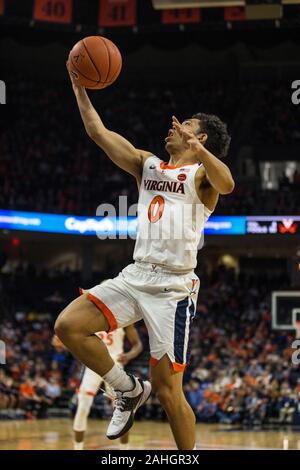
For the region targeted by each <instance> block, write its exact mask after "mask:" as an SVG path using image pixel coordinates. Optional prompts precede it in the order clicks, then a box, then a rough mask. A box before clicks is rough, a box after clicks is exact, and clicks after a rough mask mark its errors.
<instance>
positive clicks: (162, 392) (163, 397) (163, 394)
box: [155, 386, 177, 412]
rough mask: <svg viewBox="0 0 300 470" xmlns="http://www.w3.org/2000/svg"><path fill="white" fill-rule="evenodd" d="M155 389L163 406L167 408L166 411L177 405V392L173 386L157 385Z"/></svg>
mask: <svg viewBox="0 0 300 470" xmlns="http://www.w3.org/2000/svg"><path fill="white" fill-rule="evenodd" d="M155 391H156V395H157V398H158V399H159V402H160V404H161V406H162V407H163V408H164V409H165V410H166V412H169V411H171V410H172V409H173V408H174V406H176V402H177V399H176V394H175V393H174V391H173V389H172V388H171V387H168V386H157V387H156V390H155Z"/></svg>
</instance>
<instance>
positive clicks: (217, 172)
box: [55, 77, 234, 450]
mask: <svg viewBox="0 0 300 470" xmlns="http://www.w3.org/2000/svg"><path fill="white" fill-rule="evenodd" d="M71 80H72V82H73V90H74V93H75V96H76V99H77V103H78V107H79V111H80V114H81V117H82V120H83V122H84V125H85V128H86V131H87V133H88V135H89V136H90V137H91V138H92V139H93V140H94V141H95V143H96V144H97V145H98V146H99V147H101V149H102V150H103V151H104V152H105V153H106V154H107V155H108V157H109V158H110V159H111V160H112V161H113V162H114V163H115V164H116V165H118V166H119V167H120V168H122V169H123V170H125V171H127V172H128V173H130V174H131V175H133V176H134V177H135V179H136V181H137V183H138V186H139V213H138V233H137V239H136V244H135V250H134V256H133V257H134V260H135V263H134V264H130V265H129V266H127V267H126V268H125V269H123V271H122V272H121V273H120V274H119V276H117V277H116V278H115V279H110V280H108V281H105V282H104V283H103V284H101V285H98V286H95V287H93V288H92V289H90V290H89V293H88V294H85V295H83V296H81V297H80V298H78V299H75V300H74V301H73V302H72V303H71V304H70V305H69V306H68V307H67V308H66V309H65V310H64V311H63V312H62V313H61V314H60V316H59V317H58V319H57V322H56V325H55V329H56V332H57V334H58V336H59V337H60V338H61V340H62V341H63V343H64V344H65V345H66V346H67V347H68V349H69V350H70V351H71V352H72V353H73V354H74V356H75V357H77V358H78V359H80V360H81V361H82V362H83V363H84V364H86V365H87V366H88V367H89V368H91V369H92V370H94V371H95V372H96V373H97V374H99V375H101V377H103V378H104V380H105V381H106V382H107V383H108V384H109V385H110V386H111V387H112V388H113V389H114V390H115V393H116V397H117V398H116V406H115V409H114V414H113V417H112V420H111V422H110V424H109V426H108V430H107V437H108V438H110V439H116V438H118V437H120V436H121V435H122V434H124V433H126V432H127V431H128V430H129V429H130V427H131V426H132V424H133V419H134V414H135V412H136V410H137V409H138V408H139V407H140V406H141V405H142V404H143V403H145V401H146V400H147V399H148V397H149V395H150V392H151V386H150V384H149V382H147V381H146V382H142V381H140V380H139V379H137V378H136V377H132V376H129V375H128V374H126V372H125V371H123V370H122V369H121V368H120V367H119V366H118V365H117V364H115V363H114V361H113V359H112V358H111V357H110V355H109V353H108V351H107V348H106V346H105V344H104V343H102V347H101V348H99V345H98V344H97V338H96V337H95V335H94V333H95V332H96V331H107V332H109V331H113V330H114V329H116V328H120V327H124V326H127V325H130V324H132V323H135V322H136V321H138V320H140V319H141V318H143V319H144V321H145V324H146V326H147V330H148V334H149V342H150V351H151V366H152V368H151V384H152V387H153V389H154V391H155V392H156V394H157V396H158V398H159V400H160V403H161V405H162V406H163V408H164V409H165V411H166V413H167V416H168V419H169V422H170V425H171V428H172V432H173V435H174V438H175V441H176V444H177V447H178V449H185V450H190V449H193V448H194V447H195V416H194V413H193V411H192V409H191V407H190V406H189V404H188V403H187V401H186V399H185V396H184V393H183V389H182V378H183V372H184V369H185V366H186V363H187V360H188V358H187V356H188V354H187V351H188V343H189V331H190V327H191V324H192V321H193V318H194V316H195V309H196V302H197V295H198V290H199V279H198V278H197V276H196V275H195V273H194V268H195V267H196V265H197V251H198V245H199V241H200V237H201V233H202V232H203V229H204V224H205V222H206V221H207V219H208V217H209V216H210V214H211V213H212V212H213V210H214V209H215V206H216V204H217V202H218V199H219V195H220V194H229V193H230V192H231V191H232V190H233V188H234V182H233V178H232V175H231V172H230V170H229V168H228V167H227V166H226V165H225V164H224V163H223V162H222V161H221V159H222V158H223V157H225V156H226V154H227V152H228V148H229V143H230V137H229V135H228V132H227V128H226V125H225V124H224V123H223V122H222V121H221V120H220V119H219V118H218V117H217V116H214V115H207V114H203V113H199V114H195V115H193V116H192V117H190V118H189V119H186V120H185V121H184V122H183V123H182V124H181V123H180V122H179V121H178V120H177V119H176V118H175V117H174V116H173V118H172V128H171V129H170V130H169V133H168V137H167V138H166V145H165V149H166V151H167V153H168V154H169V162H168V163H165V162H163V161H162V160H161V159H160V158H158V157H157V156H155V155H153V154H152V153H151V152H148V151H144V150H139V149H137V148H135V147H134V146H133V145H132V144H131V143H130V142H128V141H127V140H126V139H124V138H123V137H121V136H120V135H119V134H117V133H115V132H113V131H111V130H109V129H108V128H107V127H105V125H104V124H103V122H102V120H101V118H100V116H99V115H98V114H97V112H96V110H95V109H94V108H93V106H92V104H91V102H90V100H89V98H88V95H87V93H86V91H85V89H84V88H82V87H80V86H78V85H77V84H76V78H74V77H71ZM124 118H125V119H126V117H124ZM200 213H201V214H202V216H201V217H199V215H200ZM174 234H175V235H176V236H175V237H174ZM179 234H180V235H179Z"/></svg>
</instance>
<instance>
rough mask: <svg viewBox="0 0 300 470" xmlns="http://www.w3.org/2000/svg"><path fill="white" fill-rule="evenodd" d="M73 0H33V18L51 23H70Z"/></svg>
mask: <svg viewBox="0 0 300 470" xmlns="http://www.w3.org/2000/svg"><path fill="white" fill-rule="evenodd" d="M72 15H73V0H35V2H34V10H33V18H34V19H35V20H38V21H50V22H51V23H71V21H72Z"/></svg>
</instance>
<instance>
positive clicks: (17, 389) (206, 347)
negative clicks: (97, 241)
mask: <svg viewBox="0 0 300 470" xmlns="http://www.w3.org/2000/svg"><path fill="white" fill-rule="evenodd" d="M15 276H16V274H15V273H12V274H9V275H8V274H5V275H4V274H3V273H2V274H1V276H0V291H1V292H4V291H5V289H6V287H7V286H8V285H9V284H10V283H12V282H11V279H10V278H12V277H13V278H14V279H15ZM19 276H20V274H19ZM57 276H58V275H57ZM25 277H27V275H26V274H25V275H24V278H25ZM55 277H56V276H52V287H51V288H52V289H54V291H53V294H54V293H55V292H56V291H55V289H56V286H55ZM77 277H78V275H76V274H72V273H69V287H68V289H69V291H68V292H67V291H66V290H61V291H60V292H56V293H55V295H52V303H51V302H50V303H49V301H48V300H49V299H48V300H45V298H44V299H40V303H39V307H41V306H43V308H44V310H43V311H39V312H37V311H36V310H35V308H34V304H33V303H32V302H33V300H32V299H31V300H30V299H29V298H24V296H23V295H22V290H26V283H24V285H22V284H21V282H20V283H19V292H20V293H21V295H20V299H21V301H20V303H17V304H15V303H14V304H12V303H11V302H10V300H9V299H8V300H7V302H6V303H5V302H4V304H3V305H2V309H3V311H1V319H2V320H1V340H2V341H4V342H5V344H6V365H4V366H0V417H1V416H3V417H5V418H7V417H10V413H13V415H11V416H13V417H16V416H17V415H16V413H17V412H18V411H19V412H21V414H22V416H25V417H27V418H28V419H33V418H37V417H44V416H48V413H49V412H50V411H51V410H52V411H53V409H56V410H60V409H73V408H74V406H75V402H74V396H75V390H76V388H77V387H78V385H79V383H80V378H81V373H82V367H81V365H80V364H78V362H77V361H75V360H74V359H73V358H72V357H71V355H70V354H69V353H68V352H66V351H65V350H63V349H61V350H59V349H57V348H56V349H55V348H54V347H53V346H52V343H51V340H52V335H53V323H54V319H55V316H56V315H57V310H58V307H59V308H62V307H63V306H64V304H65V303H67V302H68V301H69V300H70V298H72V297H74V296H75V295H76V293H75V292H76V289H77V281H78V279H77ZM50 278H51V276H50V275H48V279H50ZM58 279H59V278H58ZM202 279H203V282H202V289H201V292H200V296H199V301H198V306H197V317H196V319H195V320H194V324H193V328H192V330H191V342H190V360H189V367H188V368H187V370H186V373H185V377H184V391H185V394H186V396H187V399H188V401H189V403H190V404H191V406H192V408H193V409H194V411H195V414H196V416H197V419H198V420H199V421H201V422H203V421H204V422H220V423H224V424H225V423H232V424H243V425H245V426H253V425H263V424H265V423H270V422H278V423H295V422H296V421H297V419H298V420H299V408H300V367H299V365H296V364H293V363H292V361H291V354H292V352H293V350H292V349H291V343H292V341H293V339H294V332H293V331H280V332H278V331H274V330H272V329H271V314H270V292H271V290H273V289H275V290H276V289H277V288H279V287H280V288H281V289H284V288H285V287H287V286H288V285H289V279H288V277H287V276H286V274H284V273H282V272H278V273H275V272H273V273H270V272H269V273H267V272H266V271H264V272H263V273H262V274H261V275H260V273H259V270H256V273H255V276H254V275H251V274H250V273H246V272H242V273H240V274H236V273H235V272H234V271H233V270H232V269H227V268H224V267H222V266H220V267H219V268H218V269H216V270H215V271H214V272H213V273H211V274H209V275H208V274H206V275H203V276H202ZM73 283H74V284H73ZM46 284H47V282H45V285H46ZM57 284H59V281H58V282H57ZM41 287H42V282H41V285H40V288H41ZM51 288H49V287H48V292H46V290H45V289H42V288H41V289H40V290H37V289H35V296H36V297H45V296H46V297H47V298H48V297H49V292H51V290H50V289H51ZM50 297H51V295H50ZM53 300H54V302H53ZM26 302H27V307H26V306H25V303H26ZM43 302H44V303H43ZM55 303H56V304H57V308H54V309H53V304H55ZM36 305H37V304H36ZM12 307H13V310H12ZM12 312H14V313H12ZM138 329H139V333H140V336H141V339H142V342H143V344H144V352H143V353H142V355H141V356H140V357H138V358H137V359H136V360H135V361H133V362H132V363H131V364H130V366H129V367H130V371H132V372H134V373H136V374H137V375H139V376H140V377H147V376H148V372H149V371H148V360H149V353H148V338H147V333H146V328H145V326H144V324H143V323H139V325H138ZM109 413H110V407H109V404H108V402H107V400H106V398H105V397H103V395H102V394H101V393H100V394H99V395H98V396H97V397H96V400H95V406H94V408H93V414H94V415H95V416H106V414H109ZM138 417H139V418H151V419H160V420H161V419H165V415H164V412H163V411H162V409H161V407H160V405H159V403H158V400H157V398H156V397H155V396H153V397H151V399H150V400H149V401H148V403H147V405H146V406H145V407H143V408H141V410H140V411H139V416H138ZM297 417H298V418H297ZM298 424H299V423H298Z"/></svg>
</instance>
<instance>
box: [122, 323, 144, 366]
mask: <svg viewBox="0 0 300 470" xmlns="http://www.w3.org/2000/svg"><path fill="white" fill-rule="evenodd" d="M125 333H126V336H127V339H128V341H129V343H130V344H131V349H130V350H129V351H128V352H127V353H123V354H121V355H120V356H119V357H118V361H119V362H121V363H122V364H124V365H126V364H127V363H128V362H129V361H132V359H134V358H135V357H137V356H138V355H139V354H141V352H142V351H143V344H142V342H141V340H140V337H139V334H138V332H137V329H136V328H135V327H134V326H133V325H130V326H127V327H126V328H125Z"/></svg>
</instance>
